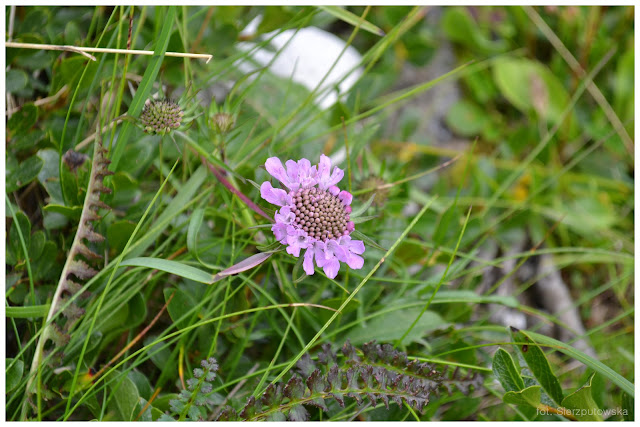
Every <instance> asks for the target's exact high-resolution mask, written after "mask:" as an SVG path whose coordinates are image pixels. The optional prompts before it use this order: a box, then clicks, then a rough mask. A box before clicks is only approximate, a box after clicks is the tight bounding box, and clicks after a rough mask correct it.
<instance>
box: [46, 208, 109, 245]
mask: <svg viewBox="0 0 640 427" xmlns="http://www.w3.org/2000/svg"><path fill="white" fill-rule="evenodd" d="M44 210H45V212H55V213H59V214H61V215H64V216H65V217H67V218H69V219H70V220H72V221H76V222H77V221H78V220H80V215H81V214H82V206H63V205H58V204H53V203H51V204H48V205H46V206H45V207H44ZM109 243H111V240H109Z"/></svg>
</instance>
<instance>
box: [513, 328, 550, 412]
mask: <svg viewBox="0 0 640 427" xmlns="http://www.w3.org/2000/svg"><path fill="white" fill-rule="evenodd" d="M511 337H512V339H513V341H514V342H516V343H518V344H517V347H518V349H519V350H520V353H521V354H522V357H523V358H524V360H525V361H526V362H527V365H528V366H529V369H531V372H533V375H534V376H535V377H536V379H537V380H538V382H539V383H540V385H541V386H542V388H543V389H544V391H546V392H547V394H548V395H549V397H551V399H553V401H554V402H556V403H557V404H558V405H561V404H562V399H563V395H562V387H560V382H558V378H556V376H555V375H554V373H553V371H552V370H551V366H550V365H549V361H548V360H547V356H545V354H544V352H543V351H542V349H541V348H540V347H539V346H538V344H536V343H535V341H533V340H532V339H531V338H530V337H529V336H528V335H527V334H526V333H524V332H523V331H520V330H518V329H516V328H511Z"/></svg>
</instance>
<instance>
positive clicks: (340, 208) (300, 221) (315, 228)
mask: <svg viewBox="0 0 640 427" xmlns="http://www.w3.org/2000/svg"><path fill="white" fill-rule="evenodd" d="M292 196H293V206H292V208H291V212H292V213H293V214H294V215H295V216H296V218H295V220H294V226H296V227H297V228H299V229H301V230H304V231H305V232H306V233H307V235H308V236H309V237H312V238H315V239H318V240H322V241H327V240H328V239H337V238H338V237H340V236H344V235H347V234H349V231H348V230H347V226H348V223H349V214H348V213H347V212H346V210H345V207H344V204H343V203H342V201H340V199H338V197H336V196H334V195H332V194H331V193H329V192H328V191H325V190H321V189H319V188H316V187H311V188H301V189H299V190H297V191H296V192H294V193H293V195H292Z"/></svg>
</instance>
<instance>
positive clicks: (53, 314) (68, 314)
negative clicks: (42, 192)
mask: <svg viewBox="0 0 640 427" xmlns="http://www.w3.org/2000/svg"><path fill="white" fill-rule="evenodd" d="M106 153H107V151H106V150H105V149H104V147H103V146H102V141H101V134H100V133H99V132H97V133H96V141H95V144H94V151H93V161H92V165H91V175H90V178H89V183H88V185H87V193H86V196H85V200H84V205H83V207H82V213H81V215H80V221H79V223H78V231H77V232H76V235H75V238H74V240H73V243H72V245H71V249H70V250H69V255H68V256H67V260H66V262H65V265H64V268H63V269H62V274H61V275H60V280H59V282H58V286H57V288H56V292H55V294H54V295H53V299H52V301H51V306H50V308H49V313H48V315H47V320H46V324H45V326H44V330H43V331H42V334H41V335H40V338H39V340H38V343H37V345H36V352H35V355H34V357H33V362H32V364H31V371H30V377H29V381H28V383H27V396H30V395H31V394H33V393H34V387H33V386H34V383H33V380H34V378H35V373H36V371H37V369H38V367H39V366H40V364H41V363H42V360H43V359H44V356H45V350H44V347H45V344H46V342H47V341H51V342H53V344H54V349H55V350H54V351H56V352H59V351H60V349H61V348H63V347H64V346H65V345H66V343H67V342H68V341H69V338H70V336H69V331H70V330H71V328H72V327H73V325H74V324H75V323H76V322H77V321H78V320H79V319H80V318H81V317H82V315H83V314H84V309H82V308H81V307H79V306H78V305H77V303H76V301H77V298H87V297H88V296H89V293H88V292H86V291H85V292H82V288H83V287H82V285H81V284H80V283H78V281H86V280H89V279H91V278H92V277H94V276H95V275H96V274H98V270H96V269H95V268H93V267H92V266H91V265H90V264H89V263H90V262H94V261H96V260H100V259H102V256H101V255H99V254H97V253H96V252H94V250H92V249H90V247H89V246H88V245H89V242H91V243H100V242H102V241H104V236H102V235H101V234H99V233H97V232H96V231H95V230H94V228H93V224H94V223H95V222H97V221H99V220H100V219H101V218H102V217H101V216H100V215H99V214H98V211H99V209H111V208H110V207H109V206H108V205H107V204H105V203H104V202H102V201H101V200H100V195H101V194H102V193H111V189H110V188H107V187H105V185H104V178H105V177H106V176H108V175H112V174H113V172H111V171H109V170H108V166H109V163H110V162H109V160H108V159H107V158H106V157H105V155H106ZM80 292H82V294H80ZM76 296H77V297H76ZM71 299H73V300H74V302H71V303H69V301H70V300H71ZM59 313H61V314H62V316H57V315H58V314H59ZM29 400H30V399H29V398H27V399H26V400H25V402H27V401H29ZM26 408H27V404H26V403H25V406H24V407H23V417H22V419H25V415H26Z"/></svg>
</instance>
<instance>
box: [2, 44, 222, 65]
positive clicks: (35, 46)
mask: <svg viewBox="0 0 640 427" xmlns="http://www.w3.org/2000/svg"><path fill="white" fill-rule="evenodd" d="M5 47H12V48H18V49H38V50H63V51H69V52H75V53H79V54H80V55H83V56H86V57H87V58H89V59H91V60H92V61H95V60H96V58H95V56H93V55H90V54H89V53H88V52H93V53H121V54H124V55H148V56H153V55H154V53H155V52H154V51H152V50H136V49H130V50H127V49H110V48H102V47H76V46H66V45H65V46H61V45H53V44H37V43H14V42H7V43H5ZM164 56H173V57H177V58H195V59H206V62H205V63H206V64H208V63H209V61H211V59H212V58H213V55H211V54H208V53H184V52H166V53H165V54H164Z"/></svg>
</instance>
